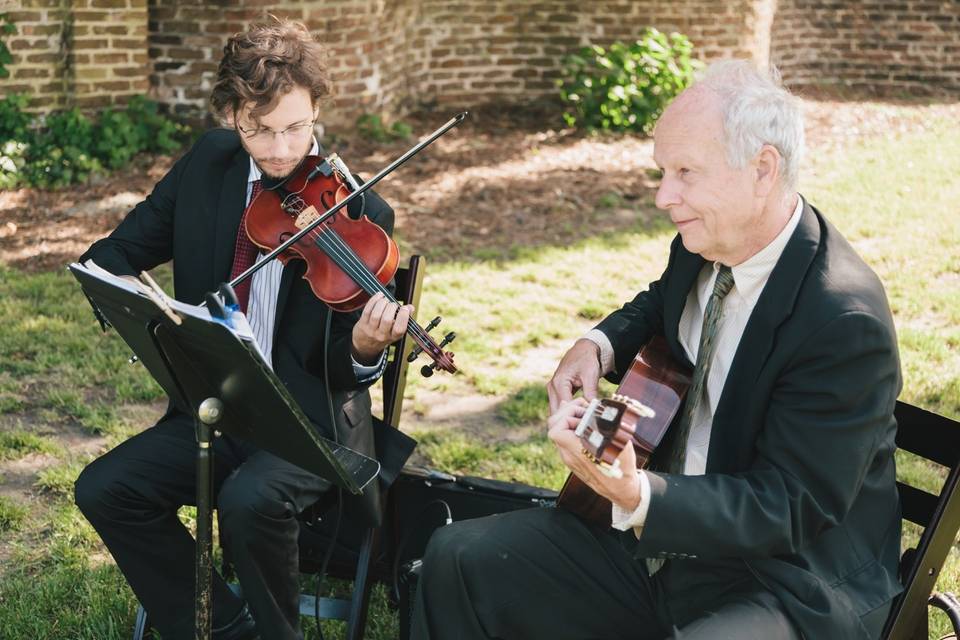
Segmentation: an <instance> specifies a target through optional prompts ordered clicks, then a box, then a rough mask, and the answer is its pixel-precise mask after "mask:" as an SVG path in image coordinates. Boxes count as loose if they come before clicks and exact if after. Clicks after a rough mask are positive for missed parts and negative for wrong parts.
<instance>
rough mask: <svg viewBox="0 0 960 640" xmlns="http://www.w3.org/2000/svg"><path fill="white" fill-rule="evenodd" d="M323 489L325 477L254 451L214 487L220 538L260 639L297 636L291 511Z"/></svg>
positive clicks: (294, 531) (294, 529)
mask: <svg viewBox="0 0 960 640" xmlns="http://www.w3.org/2000/svg"><path fill="white" fill-rule="evenodd" d="M329 488H330V483H329V482H328V481H326V480H324V479H322V478H320V477H318V476H315V475H313V474H312V473H309V472H307V471H304V470H303V469H301V468H300V467H297V466H295V465H293V464H290V463H289V462H286V461H285V460H282V459H281V458H278V457H277V456H274V455H273V454H270V453H267V452H266V451H258V452H256V453H254V454H252V455H251V456H250V457H249V458H247V460H246V461H245V462H244V463H243V464H242V465H241V466H240V467H238V468H237V469H236V471H235V472H234V473H233V474H231V475H230V476H229V477H228V478H227V479H226V481H225V482H224V483H223V488H222V489H221V490H220V493H219V496H218V498H217V509H218V513H219V519H220V540H221V543H222V545H223V546H224V548H225V549H226V550H227V551H228V552H229V554H230V558H231V560H232V562H233V565H234V568H235V569H236V572H237V578H238V579H239V580H240V585H241V587H243V595H244V598H245V599H246V601H247V603H248V604H249V606H250V610H251V612H252V613H253V617H254V619H255V620H256V621H257V629H258V630H259V631H260V634H261V636H262V637H263V639H264V640H274V639H276V640H294V639H299V638H301V637H302V636H301V634H300V613H299V608H300V607H299V604H300V588H299V566H298V562H299V551H298V547H297V536H298V533H299V522H298V521H297V519H296V515H297V514H298V513H300V512H301V511H302V510H303V509H305V508H306V507H308V506H310V505H311V504H313V503H314V502H316V501H317V500H318V499H319V498H320V496H321V495H322V494H323V492H324V491H326V490H328V489H329Z"/></svg>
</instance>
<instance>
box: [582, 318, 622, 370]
mask: <svg viewBox="0 0 960 640" xmlns="http://www.w3.org/2000/svg"><path fill="white" fill-rule="evenodd" d="M583 337H584V338H586V339H587V340H589V341H590V342H592V343H594V344H595V345H597V346H598V347H600V375H601V376H605V375H607V374H608V373H610V372H611V371H613V368H614V364H615V363H614V360H613V345H612V344H610V338H608V337H607V334H605V333H604V332H603V331H600V329H590V331H587V332H586V333H585V334H583Z"/></svg>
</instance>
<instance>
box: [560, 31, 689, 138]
mask: <svg viewBox="0 0 960 640" xmlns="http://www.w3.org/2000/svg"><path fill="white" fill-rule="evenodd" d="M692 50H693V45H692V44H691V43H690V40H688V39H687V37H686V36H684V35H682V34H679V33H672V34H670V35H669V36H667V35H665V34H663V33H661V32H659V31H657V30H656V29H647V30H646V32H645V33H644V36H643V37H642V38H641V39H639V40H637V41H636V42H634V43H633V44H630V45H626V44H623V43H621V42H616V43H614V44H612V45H610V47H609V49H604V48H603V47H601V46H599V45H593V46H589V47H584V48H583V49H581V50H580V51H578V52H577V53H575V54H572V55H570V56H567V58H566V59H565V60H564V66H563V72H562V73H563V75H562V77H561V79H560V80H558V81H557V82H558V85H559V87H560V97H561V98H562V99H563V101H564V102H565V103H566V104H567V111H566V112H565V113H564V115H563V117H564V120H565V121H566V123H567V125H568V126H571V127H580V128H585V129H588V130H595V129H605V130H611V131H638V132H642V133H647V134H649V133H650V132H652V131H653V124H654V123H655V122H656V120H657V118H658V117H659V116H660V114H661V113H662V112H663V109H664V107H666V105H667V104H668V103H669V102H670V100H672V99H673V98H674V97H675V96H676V95H677V94H679V93H680V92H681V91H683V90H684V89H685V88H686V87H687V86H689V84H690V83H691V82H692V80H693V74H694V72H695V71H696V70H697V69H698V68H699V67H700V66H701V65H700V62H699V61H698V60H694V59H692V58H691V57H690V53H691V52H692Z"/></svg>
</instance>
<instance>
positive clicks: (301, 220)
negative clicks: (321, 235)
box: [293, 205, 320, 229]
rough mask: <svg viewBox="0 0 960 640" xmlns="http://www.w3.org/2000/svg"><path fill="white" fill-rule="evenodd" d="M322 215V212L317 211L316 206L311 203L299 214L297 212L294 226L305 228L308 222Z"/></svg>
mask: <svg viewBox="0 0 960 640" xmlns="http://www.w3.org/2000/svg"><path fill="white" fill-rule="evenodd" d="M319 217H320V214H319V213H318V212H317V209H316V207H314V206H313V205H310V206H309V207H307V208H306V209H304V210H303V211H301V212H300V213H299V214H297V219H296V220H295V221H294V222H293V224H294V226H295V227H296V228H297V229H303V228H305V227H306V226H307V225H308V224H310V223H311V222H313V221H314V220H316V219H317V218H319Z"/></svg>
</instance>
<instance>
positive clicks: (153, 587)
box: [75, 416, 330, 640]
mask: <svg viewBox="0 0 960 640" xmlns="http://www.w3.org/2000/svg"><path fill="white" fill-rule="evenodd" d="M212 449H213V454H214V474H213V475H214V495H215V496H216V503H215V504H216V507H217V511H218V519H219V527H220V542H221V545H222V546H223V547H224V549H225V550H226V551H227V552H228V553H229V555H230V558H231V560H232V562H233V565H234V567H235V570H236V572H237V577H238V579H239V581H240V585H241V587H242V588H243V594H244V598H245V599H246V601H247V603H248V604H249V607H250V610H251V612H252V613H253V616H254V618H255V620H256V622H257V629H258V630H259V631H260V633H261V635H262V637H263V638H264V640H268V639H274V638H275V639H278V640H279V639H282V640H289V639H296V638H301V637H302V636H301V633H300V616H299V584H298V578H299V567H298V560H299V555H298V548H297V536H298V534H299V523H298V521H297V520H296V515H297V514H298V513H299V512H300V511H302V510H303V509H305V508H306V507H308V506H310V505H311V504H313V503H314V502H316V501H317V500H318V499H319V497H320V496H321V495H322V494H323V492H324V491H326V490H327V489H328V488H329V487H330V483H329V482H328V481H326V480H324V479H322V478H319V477H317V476H315V475H313V474H311V473H309V472H307V471H304V470H303V469H300V468H299V467H297V466H294V465H292V464H290V463H288V462H286V461H284V460H282V459H280V458H278V457H276V456H274V455H272V454H270V453H267V452H265V451H262V450H260V449H258V448H256V447H254V446H253V445H250V444H247V443H245V442H242V441H240V440H237V439H234V438H231V437H229V436H223V437H219V438H216V439H215V440H214V442H213V444H212ZM196 452H197V444H196V437H195V433H194V425H193V422H192V420H190V419H189V418H186V417H184V416H177V417H175V418H173V419H168V420H165V421H163V422H160V423H159V424H157V425H156V426H154V427H151V428H149V429H147V430H146V431H144V432H142V433H140V434H138V435H136V436H134V437H132V438H130V439H129V440H127V441H126V442H123V443H122V444H120V445H118V446H117V447H115V448H114V449H112V450H111V451H109V452H107V453H106V454H104V455H103V456H101V457H100V458H98V459H96V460H94V461H93V462H92V463H90V465H89V466H87V468H86V469H84V470H83V472H82V473H81V474H80V477H79V478H77V482H76V486H75V497H76V503H77V506H78V507H79V508H80V510H81V511H82V512H83V514H84V516H86V518H87V520H89V521H90V523H91V524H92V525H93V527H94V529H96V530H97V533H99V534H100V537H101V538H102V539H103V542H104V544H106V546H107V549H109V550H110V553H111V554H112V555H113V557H114V559H115V560H116V562H117V565H118V566H119V567H120V570H121V571H122V572H123V575H124V576H125V577H126V579H127V581H128V582H129V583H130V586H131V588H132V589H133V591H134V593H135V594H136V596H137V598H139V600H140V602H141V604H143V606H144V608H145V609H146V610H147V612H148V614H149V615H150V620H151V622H152V623H153V624H154V626H155V627H156V628H157V630H159V631H160V633H161V635H162V636H163V638H164V640H178V639H180V638H184V639H186V638H193V636H194V634H193V627H194V591H195V589H194V573H195V544H194V540H193V537H192V536H191V535H190V533H189V532H188V531H187V529H186V528H185V527H184V526H183V524H182V523H181V522H180V520H179V519H178V518H177V509H178V508H179V507H181V506H182V505H194V504H196V468H195V464H196V463H195V460H196ZM242 606H243V601H242V600H240V599H239V598H238V597H237V596H236V595H234V594H233V592H232V591H231V590H230V589H229V587H228V586H227V585H226V583H225V582H224V580H223V579H222V578H221V577H220V576H219V575H215V576H214V581H213V613H212V615H213V626H214V628H216V627H218V626H223V625H226V624H227V623H229V622H230V621H231V620H233V619H234V618H235V617H236V616H237V614H238V613H239V611H240V609H241V608H242Z"/></svg>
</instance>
